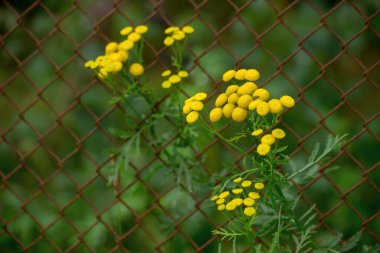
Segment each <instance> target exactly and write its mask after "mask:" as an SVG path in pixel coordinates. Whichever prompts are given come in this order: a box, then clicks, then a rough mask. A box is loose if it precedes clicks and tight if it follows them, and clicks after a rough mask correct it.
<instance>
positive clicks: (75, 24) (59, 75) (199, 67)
mask: <svg viewBox="0 0 380 253" xmlns="http://www.w3.org/2000/svg"><path fill="white" fill-rule="evenodd" d="M217 2H219V3H215V2H214V1H209V0H203V1H197V0H187V1H172V2H171V1H164V0H151V1H125V2H122V1H115V2H114V3H110V1H95V2H94V1H87V2H86V1H73V2H70V3H69V2H67V3H57V2H56V1H50V2H49V1H23V2H22V3H18V2H13V1H3V2H2V5H1V6H0V11H1V12H0V16H2V18H0V21H1V23H0V29H1V30H0V31H1V40H0V57H1V59H2V60H1V62H2V64H1V65H2V69H3V70H1V71H0V80H1V83H0V106H1V108H2V113H1V116H0V133H1V139H0V161H1V162H0V168H1V170H0V175H1V180H2V182H1V185H0V198H1V199H2V200H1V203H0V221H1V225H2V229H1V231H0V245H2V248H5V251H3V252H29V251H31V252H39V251H41V249H45V250H47V252H178V251H175V250H173V249H172V248H171V247H172V246H170V245H171V244H172V243H173V242H175V243H178V244H179V245H185V246H183V247H184V249H186V250H187V251H186V252H215V249H216V246H215V242H216V241H217V239H218V238H217V237H216V236H212V235H211V233H210V232H209V231H211V230H212V229H213V228H214V227H217V226H220V225H221V224H220V222H219V221H218V219H217V218H215V217H214V214H213V212H210V209H209V208H208V206H207V202H208V198H209V194H210V192H203V194H201V195H199V194H194V193H193V192H190V191H188V190H187V189H186V188H184V187H182V188H181V187H180V186H178V185H177V184H176V182H175V180H172V178H170V177H169V178H165V175H164V174H162V173H163V172H157V171H155V174H154V176H153V177H162V178H160V179H159V180H156V181H157V182H158V181H160V180H162V182H163V183H162V185H160V184H158V183H157V182H156V183H152V182H151V181H149V180H147V177H148V176H151V173H152V171H154V170H155V168H156V165H157V164H159V163H163V161H162V159H160V156H159V154H160V152H161V151H162V150H163V149H164V148H165V146H166V145H168V144H169V143H171V142H172V141H173V140H174V139H175V136H172V138H169V139H168V143H167V144H166V145H164V146H163V147H161V148H160V149H156V150H152V148H151V147H150V148H149V147H148V148H147V149H150V151H149V152H147V153H148V155H147V156H146V157H145V158H144V161H142V162H141V161H137V162H135V161H132V162H131V164H130V168H131V169H130V171H129V172H128V173H129V174H128V175H129V176H130V178H131V180H130V181H128V182H126V183H125V184H122V185H118V184H113V185H107V172H106V169H105V168H106V165H107V164H109V163H112V160H111V159H110V158H109V156H108V155H107V154H105V153H104V151H105V149H107V148H112V146H113V145H116V144H117V142H116V141H115V139H114V138H113V137H112V136H111V134H110V132H109V131H108V128H109V127H110V126H111V125H112V124H114V123H115V122H116V124H121V123H120V121H119V120H117V118H118V116H120V110H121V108H119V107H118V106H117V105H116V106H114V107H112V108H110V107H109V106H108V104H107V99H109V98H110V97H111V94H110V92H109V91H108V90H107V89H106V88H105V87H104V85H102V84H101V82H99V81H98V80H97V79H96V78H94V77H92V76H91V73H87V72H88V71H86V70H84V68H83V63H84V61H85V60H87V59H88V58H90V57H93V56H94V54H96V53H97V52H100V51H101V50H102V49H101V48H102V47H103V46H104V44H105V43H106V42H107V41H110V40H113V38H112V37H113V36H115V35H116V34H117V33H116V32H117V30H118V29H120V28H121V27H122V26H124V25H125V24H132V25H135V24H139V23H138V22H140V23H147V24H148V25H152V26H153V27H156V28H159V29H160V30H161V31H162V30H163V29H164V28H165V27H167V26H169V25H184V24H190V23H193V24H194V27H195V28H196V29H197V33H198V34H201V35H200V37H199V38H198V39H199V40H200V41H199V45H201V46H192V44H191V43H190V45H189V46H188V52H189V54H190V55H191V58H192V59H191V60H192V63H190V62H189V63H188V65H189V68H188V69H189V70H190V75H194V76H198V77H199V78H198V79H195V81H197V82H205V83H209V84H210V83H211V87H212V88H213V89H219V88H220V87H221V85H222V84H221V82H220V81H219V80H220V77H221V74H222V73H223V72H222V71H223V70H225V69H227V68H229V67H231V68H232V67H233V66H242V67H248V66H251V65H255V66H258V67H257V68H259V69H260V68H261V67H260V65H262V69H263V70H262V72H263V75H262V76H263V77H262V80H263V81H262V82H263V83H262V84H263V85H268V86H269V85H271V84H272V83H275V84H276V85H279V86H281V87H283V89H284V90H290V91H291V92H293V95H295V96H296V97H297V103H298V106H297V107H298V108H303V109H296V110H294V112H289V113H286V115H284V117H283V118H282V122H281V124H282V125H283V126H284V128H285V129H286V130H287V132H289V135H290V136H291V137H289V138H290V140H289V142H290V147H291V149H290V154H291V156H292V157H297V156H298V155H302V154H307V153H309V151H310V146H309V144H310V143H311V142H314V141H316V140H317V139H318V138H319V134H320V133H331V134H336V133H344V132H348V133H349V137H348V139H347V142H346V143H345V145H344V147H343V148H342V150H341V151H340V152H339V153H338V154H337V155H336V156H335V157H334V158H333V159H331V160H330V162H329V163H328V164H325V165H324V166H323V167H321V169H320V173H319V175H318V176H317V177H316V178H314V179H313V180H311V181H310V182H308V183H307V184H306V185H303V186H301V185H296V186H297V189H298V191H299V192H300V194H301V196H302V197H303V200H304V202H305V204H306V205H312V204H313V203H316V204H317V210H318V213H319V225H320V228H319V229H321V230H323V229H326V230H327V231H329V232H330V233H332V234H335V233H337V230H343V231H345V232H348V233H349V234H353V233H355V232H356V231H359V230H362V231H363V232H364V234H365V239H366V240H367V242H369V243H370V242H379V241H380V238H379V234H380V230H379V227H380V221H379V214H380V211H379V204H378V203H377V202H378V201H376V199H378V198H379V192H380V190H379V183H380V178H379V171H378V168H379V165H380V163H379V160H378V157H379V155H380V153H379V150H380V148H379V142H380V138H379V133H380V128H379V126H380V118H379V115H380V112H379V109H380V103H379V97H380V96H379V95H380V87H379V84H378V80H380V64H379V56H380V51H379V48H378V45H379V42H380V40H379V39H380V34H379V31H380V30H379V29H380V15H379V12H380V4H379V3H377V1H329V4H327V5H322V4H321V3H315V2H314V1H270V0H268V1H249V0H246V1H243V0H242V1H230V0H226V1H217ZM321 2H323V1H321ZM363 2H365V3H363ZM218 10H220V11H219V12H218ZM176 11H178V12H180V13H182V15H181V17H182V19H181V20H177V19H176V18H175V17H176ZM260 11H263V13H264V14H260ZM342 13H344V15H345V16H344V15H343V14H342ZM260 15H266V16H265V17H264V16H260ZM342 15H343V16H342ZM342 17H350V20H341V19H342ZM304 19H307V21H306V20H305V21H304V22H305V23H307V24H305V23H303V22H302V21H303V20H304ZM345 25H346V26H351V28H352V29H348V30H347V29H346V27H345ZM115 31H116V32H115ZM157 36H163V35H157ZM160 38H161V37H160ZM192 43H193V45H198V44H197V43H198V42H197V41H193V42H192ZM231 43H233V44H234V46H230V44H231ZM237 48H241V50H243V51H237V50H236V49H237ZM315 48H319V50H318V51H316V50H315ZM96 50H97V52H95V51H96ZM57 51H58V53H57ZM145 54H146V58H147V59H146V66H147V71H149V70H151V71H153V72H154V71H155V70H157V69H159V70H162V68H163V66H167V65H168V59H167V58H168V52H167V49H165V48H164V46H163V45H162V40H161V39H160V40H158V41H157V40H154V39H149V37H148V39H147V40H146V47H145ZM217 55H219V57H221V59H222V60H223V61H224V62H220V61H217V60H215V59H214V60H213V57H217ZM216 59H220V58H216ZM257 59H265V62H259V61H258V60H257ZM211 65H221V66H220V68H221V69H217V70H212V69H211V68H210V66H211ZM294 66H297V68H294ZM157 72H158V71H157ZM336 73H339V74H336ZM209 86H210V85H209ZM195 88H198V87H195ZM195 88H190V89H195ZM183 92H184V94H190V92H189V90H187V89H186V88H184V89H183ZM215 93H216V92H214V95H215ZM165 99H166V96H165V95H164V94H163V95H162V97H161V99H160V100H159V103H158V104H157V105H156V107H157V108H158V107H159V106H160V103H163V102H164V101H165ZM211 100H212V99H211ZM209 103H210V104H211V102H210V101H209ZM102 104H103V105H102ZM150 116H151V115H148V116H147V119H149V117H150ZM290 119H298V120H297V122H295V120H290ZM344 120H345V121H344ZM340 121H344V122H345V123H344V124H340V125H339V127H338V126H337V124H336V123H337V122H340ZM137 123H138V122H137ZM229 128H230V126H229V125H226V126H225V127H224V128H222V130H220V131H221V132H223V131H226V132H228V129H229ZM143 142H144V140H143ZM218 147H219V148H220V147H222V148H223V149H226V150H227V151H228V153H229V155H230V156H231V157H232V158H233V159H234V160H235V167H234V169H239V163H240V162H241V160H242V159H243V157H241V156H240V155H238V154H235V153H234V152H233V151H232V150H231V149H229V148H228V147H227V146H225V145H224V144H223V143H222V142H221V141H220V140H218V139H217V138H216V139H214V140H210V142H209V143H207V145H203V147H202V148H200V149H199V148H197V147H194V149H193V150H194V159H197V160H199V161H201V163H202V168H203V169H204V170H205V172H206V173H208V174H210V175H211V174H212V173H213V171H215V168H212V167H211V165H212V163H211V164H210V163H209V162H207V161H203V160H202V157H204V156H205V155H207V154H208V153H213V152H215V151H213V150H214V149H218ZM248 152H253V150H249V151H248ZM337 164H339V165H341V166H342V167H343V168H342V169H340V170H337V171H336V172H332V173H325V169H326V168H327V167H329V166H332V165H337ZM347 175H350V179H349V181H344V182H343V181H342V180H341V178H342V177H344V176H347ZM317 186H318V187H322V188H323V189H325V191H324V192H323V191H322V193H318V194H319V195H322V196H324V197H318V196H317V195H316V194H315V193H314V189H315V187H317ZM178 188H180V191H179V190H178ZM136 192H143V193H144V194H143V196H145V197H141V198H139V197H136V196H135V195H136ZM323 194H325V195H323ZM178 196H180V197H178ZM173 198H174V199H175V198H178V199H181V198H187V199H188V200H189V201H188V202H187V203H190V204H187V205H185V206H183V205H182V206H181V203H180V202H179V203H172V201H171V200H172V199H173ZM128 199H129V200H131V201H127V200H128ZM182 204H183V203H182ZM179 206H181V208H179ZM78 210H80V211H78ZM120 217H123V218H120ZM157 217H158V218H157ZM339 217H351V220H350V221H349V223H350V225H347V224H346V223H347V221H342V222H341V223H339V222H338V221H337V220H339V219H337V218H339ZM194 224H199V226H200V227H199V226H198V227H197V226H195V228H196V230H199V231H200V230H204V231H206V232H204V233H203V234H201V235H198V234H197V233H196V232H194V231H193V230H191V229H190V228H191V227H193V226H194ZM162 231H165V232H162ZM189 231H190V232H189ZM57 235H58V236H57ZM94 238H96V240H93V239H94ZM147 240H148V241H149V243H147V242H146V241H147ZM137 242H140V243H137ZM141 242H144V243H143V244H144V245H141ZM145 244H146V245H145ZM247 251H248V249H245V250H244V252H247ZM183 252H185V251H183Z"/></svg>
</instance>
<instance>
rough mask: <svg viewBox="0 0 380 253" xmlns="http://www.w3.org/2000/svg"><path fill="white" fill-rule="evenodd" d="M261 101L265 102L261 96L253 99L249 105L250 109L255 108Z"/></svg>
mask: <svg viewBox="0 0 380 253" xmlns="http://www.w3.org/2000/svg"><path fill="white" fill-rule="evenodd" d="M260 102H263V101H262V100H261V99H260V98H257V99H255V100H253V101H252V102H251V103H250V104H249V105H248V109H249V110H255V109H256V107H257V105H258V104H259V103H260Z"/></svg>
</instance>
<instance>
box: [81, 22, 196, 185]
mask: <svg viewBox="0 0 380 253" xmlns="http://www.w3.org/2000/svg"><path fill="white" fill-rule="evenodd" d="M148 30H149V28H148V27H147V26H146V25H139V26H136V27H132V26H126V27H124V28H123V29H121V30H120V35H121V36H122V38H123V39H122V40H121V41H120V42H114V41H112V42H109V43H108V44H107V45H106V46H105V50H104V54H103V55H100V56H98V57H97V58H96V59H95V60H89V61H87V62H86V63H85V67H87V68H90V69H92V70H93V71H94V72H95V74H96V75H97V77H98V78H100V79H101V80H102V81H103V83H104V84H105V85H106V86H107V87H108V88H110V89H111V91H112V93H113V98H112V101H111V102H112V104H114V103H119V105H120V106H123V108H124V109H125V110H124V111H123V112H124V116H125V117H124V118H125V119H126V122H125V124H124V125H125V126H126V127H125V129H117V128H113V129H111V131H112V133H113V134H114V135H115V136H116V137H117V138H119V139H121V140H122V141H123V143H124V144H123V145H121V147H119V148H117V149H115V150H113V151H112V152H111V155H112V157H113V163H112V165H111V168H110V172H109V174H110V176H109V180H110V182H113V183H116V182H117V181H118V180H120V175H119V174H120V172H121V171H125V170H126V168H127V167H128V164H129V162H130V159H131V158H132V156H133V154H134V153H139V148H140V139H141V136H142V133H143V132H144V131H146V130H148V131H149V137H151V139H152V141H150V143H149V144H150V145H151V146H153V147H155V148H157V149H159V147H162V146H164V145H165V149H162V151H161V152H160V154H159V155H160V159H161V161H162V164H163V165H162V166H164V167H165V169H169V170H170V171H168V172H170V173H173V174H174V175H175V176H176V177H177V182H178V183H181V184H184V185H186V186H187V188H188V189H189V190H190V191H192V188H193V181H194V179H195V178H199V175H195V174H197V173H195V172H196V171H199V174H201V172H203V170H195V169H194V168H196V167H197V166H198V165H199V164H198V163H197V162H195V161H193V160H192V159H191V157H190V154H191V153H192V152H191V144H192V142H193V141H192V140H193V139H194V137H195V135H196V133H195V132H194V131H192V130H193V129H192V127H189V126H187V125H184V118H183V115H182V113H181V102H180V97H181V92H180V89H181V88H180V85H181V84H182V83H183V81H184V80H185V79H186V78H187V77H188V76H189V73H188V72H187V71H186V70H185V66H183V58H184V52H185V47H186V42H187V39H188V36H189V35H190V34H192V33H193V32H194V31H195V29H194V28H193V27H191V26H184V27H182V28H180V27H177V26H171V27H168V28H167V29H165V31H164V36H165V39H164V41H163V43H164V46H165V47H167V48H169V49H170V53H171V64H170V65H171V66H170V68H169V69H166V70H164V71H163V72H162V75H161V78H162V79H163V81H162V85H161V86H162V88H163V89H166V90H168V92H169V94H168V95H169V97H168V99H166V100H165V103H162V104H160V107H159V108H158V106H156V104H155V102H156V101H157V98H156V97H155V96H154V95H153V94H152V92H151V91H150V90H149V89H148V88H147V87H146V85H145V79H144V74H145V73H144V72H145V70H144V67H143V57H142V53H143V47H144V36H145V35H146V33H147V32H148ZM141 98H143V100H144V101H145V102H146V103H147V104H148V106H149V108H150V110H149V111H147V112H144V111H142V109H140V107H139V106H134V105H135V104H137V103H139V104H140V101H141ZM138 100H139V102H138ZM155 106H156V107H155ZM148 113H150V114H151V116H150V117H146V115H147V114H148ZM164 118H165V120H169V121H170V122H171V123H172V124H174V127H173V128H166V129H165V130H166V131H164V132H163V131H162V129H161V128H160V127H159V125H160V123H159V122H161V121H160V120H163V119H164ZM136 121H137V122H139V123H137V124H136V123H135V122H136ZM157 131H160V134H157ZM173 136H174V137H175V139H174V140H173V141H171V142H169V143H167V142H168V140H169V139H171V138H173ZM190 169H191V170H190ZM190 172H191V173H190Z"/></svg>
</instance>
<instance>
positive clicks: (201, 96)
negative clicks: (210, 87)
mask: <svg viewBox="0 0 380 253" xmlns="http://www.w3.org/2000/svg"><path fill="white" fill-rule="evenodd" d="M193 98H194V100H197V101H202V100H204V99H205V98H207V94H206V93H205V92H198V93H197V94H195V95H194V96H193Z"/></svg>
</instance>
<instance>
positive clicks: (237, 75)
mask: <svg viewBox="0 0 380 253" xmlns="http://www.w3.org/2000/svg"><path fill="white" fill-rule="evenodd" d="M246 72H247V70H246V69H239V70H238V71H236V73H235V79H236V80H244V77H245V73H246Z"/></svg>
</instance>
